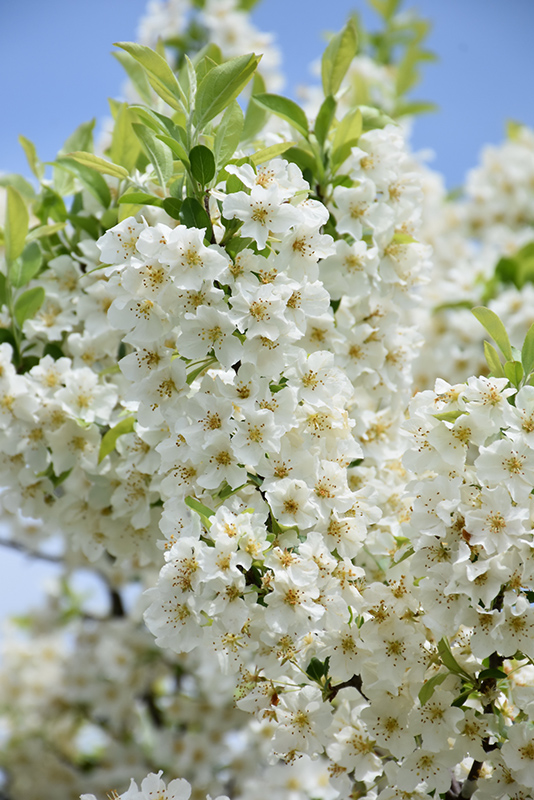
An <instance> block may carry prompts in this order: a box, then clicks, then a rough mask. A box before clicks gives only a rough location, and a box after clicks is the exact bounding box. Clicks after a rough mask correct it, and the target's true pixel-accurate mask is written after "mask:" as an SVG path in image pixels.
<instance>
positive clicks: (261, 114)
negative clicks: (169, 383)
mask: <svg viewBox="0 0 534 800" xmlns="http://www.w3.org/2000/svg"><path fill="white" fill-rule="evenodd" d="M263 92H265V81H264V80H263V78H262V76H261V75H260V74H259V72H256V73H255V75H254V80H253V81H252V93H251V96H250V100H249V102H248V106H247V111H246V114H245V122H244V124H243V133H242V135H241V140H242V141H243V142H248V141H249V140H250V139H254V137H255V136H257V134H258V133H259V132H260V131H261V129H262V128H263V126H264V125H265V122H266V121H267V117H268V116H269V115H268V114H267V111H266V110H265V109H264V108H262V107H261V106H258V105H256V103H254V102H253V99H254V97H255V95H258V94H263Z"/></svg>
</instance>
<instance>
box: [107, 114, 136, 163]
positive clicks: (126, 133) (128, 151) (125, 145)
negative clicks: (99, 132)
mask: <svg viewBox="0 0 534 800" xmlns="http://www.w3.org/2000/svg"><path fill="white" fill-rule="evenodd" d="M138 155H139V140H138V139H137V136H136V135H135V133H134V130H133V128H132V120H131V113H130V111H129V109H128V105H127V103H121V104H120V106H119V110H118V112H117V116H116V118H115V125H114V126H113V135H112V138H111V147H110V149H109V157H110V158H111V160H112V161H113V162H114V163H115V164H120V166H121V167H124V169H125V170H126V172H127V173H128V175H129V174H130V173H131V172H133V170H134V167H135V164H136V161H137V156H138Z"/></svg>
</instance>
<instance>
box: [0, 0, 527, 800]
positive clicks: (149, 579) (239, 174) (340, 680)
mask: <svg viewBox="0 0 534 800" xmlns="http://www.w3.org/2000/svg"><path fill="white" fill-rule="evenodd" d="M251 5H252V4H251V3H250V2H241V3H236V2H221V1H220V0H208V2H205V3H203V2H196V3H194V4H192V5H191V6H189V4H186V3H185V2H169V3H165V4H154V5H153V6H152V7H151V9H150V12H149V15H148V17H147V19H145V20H144V21H143V23H142V26H141V31H140V33H141V36H140V38H141V39H142V41H143V42H146V43H140V44H137V43H124V42H123V43H120V44H119V45H118V52H117V57H118V58H119V60H120V61H121V62H122V63H123V64H124V66H125V68H126V70H127V72H128V75H129V77H130V81H131V82H130V86H129V90H128V91H129V98H130V101H129V102H122V103H119V102H116V103H113V104H112V112H113V117H114V119H113V127H112V130H111V132H110V134H109V137H108V140H107V141H106V142H104V143H102V144H101V146H100V149H99V152H98V153H97V154H95V153H94V148H93V141H92V124H84V125H81V126H80V127H79V128H78V129H77V131H76V132H75V133H74V134H73V135H72V136H71V137H70V138H69V140H68V141H67V142H66V144H65V146H64V148H63V150H62V152H61V153H60V154H59V156H58V158H57V160H56V162H55V164H54V172H53V177H52V179H51V180H49V179H45V178H44V171H43V166H42V164H41V163H40V161H39V159H38V156H37V154H36V151H35V148H34V146H33V145H32V144H31V143H30V142H29V141H27V140H25V139H22V144H23V146H24V149H25V151H26V154H27V156H28V160H29V163H30V166H31V168H32V170H33V173H34V175H35V177H36V179H37V180H38V181H39V188H38V190H36V189H35V187H34V186H33V185H30V184H29V183H28V182H26V181H24V180H23V179H21V178H13V179H11V181H10V185H9V186H8V187H7V194H6V212H5V226H4V254H5V266H4V269H3V272H2V277H1V281H0V293H1V299H2V323H3V327H2V328H1V329H0V334H1V336H0V338H1V342H2V343H1V344H0V384H1V385H0V420H1V422H0V454H1V468H2V475H1V478H2V486H3V487H4V488H3V492H2V494H1V495H0V501H1V503H2V507H3V509H4V512H5V514H6V515H9V520H10V539H9V541H7V542H6V544H11V545H12V546H16V547H19V548H23V549H25V550H26V551H28V552H30V553H32V554H34V555H35V556H36V557H43V558H52V559H58V560H60V561H61V563H62V565H63V568H64V576H63V579H62V580H61V581H60V583H59V585H58V589H57V592H56V594H53V595H51V596H50V597H49V598H48V601H47V604H46V606H44V607H43V608H40V609H38V610H37V611H36V612H35V613H33V614H31V615H28V617H27V618H25V619H23V620H19V622H18V630H17V631H16V632H14V634H13V637H12V638H10V639H9V640H8V641H7V643H6V647H5V654H4V660H3V667H2V674H1V683H0V694H1V697H2V711H3V719H4V725H5V734H4V748H3V754H2V756H1V764H2V767H3V769H4V771H5V775H6V782H5V795H6V797H8V798H10V799H11V800H19V798H25V800H33V798H40V799H41V800H42V798H47V797H50V798H52V797H53V798H54V799H55V800H62V798H65V799H67V798H74V797H77V796H80V795H81V796H82V798H83V800H93V798H94V797H95V795H98V796H102V795H103V794H104V793H107V794H108V797H110V798H117V799H118V798H124V800H148V798H160V800H161V799H162V798H168V800H182V798H183V799H184V800H187V798H188V797H190V796H191V797H193V798H202V800H204V798H206V796H207V795H208V794H211V795H219V796H221V794H224V796H229V797H232V798H234V799H235V800H255V799H256V798H258V799H259V798H263V797H264V796H265V794H266V793H269V794H270V795H272V796H273V797H277V798H278V797H279V798H284V800H285V798H287V799H288V800H297V798H298V800H300V799H301V798H302V799H303V800H317V799H320V800H334V798H338V797H339V798H349V797H350V798H358V797H359V798H368V800H374V799H375V798H380V800H393V799H394V798H398V799H399V800H401V799H402V798H403V799H404V800H408V798H414V800H425V798H436V797H442V798H447V800H452V799H453V798H463V799H464V800H467V798H469V797H471V796H472V797H474V798H475V800H486V798H487V799H488V800H489V798H495V799H497V798H498V799H499V800H505V798H508V800H520V798H525V799H526V798H528V797H531V796H532V791H533V790H534V726H533V725H532V721H531V719H532V704H533V702H534V696H533V692H532V685H533V683H534V681H533V672H532V670H533V664H534V661H533V659H534V644H533V642H534V637H533V631H534V610H533V607H532V601H533V600H534V595H533V574H534V573H533V568H532V565H531V563H530V562H531V560H532V559H531V551H532V546H533V536H532V516H533V513H534V509H533V508H532V501H531V497H532V494H531V490H532V486H533V484H534V443H533V442H534V440H533V439H532V432H533V430H534V423H533V419H534V388H533V386H532V385H531V377H532V374H533V371H534V329H528V325H527V324H525V323H526V319H525V320H522V327H521V325H518V326H517V330H514V332H513V336H512V339H513V344H511V343H510V340H509V337H508V334H507V333H506V329H505V327H504V325H503V323H502V322H501V321H500V319H499V317H498V316H497V314H496V313H495V311H494V310H491V309H488V308H484V307H483V306H481V305H477V304H479V303H486V302H489V301H491V302H492V303H493V308H497V310H501V312H502V309H503V308H504V307H505V306H506V302H507V301H506V299H505V296H506V292H508V291H510V288H509V286H510V284H513V285H514V286H515V290H516V291H517V292H518V293H519V294H520V295H521V293H525V297H528V292H529V291H530V288H529V287H530V284H531V272H530V271H529V269H530V267H529V264H530V261H529V259H531V249H529V248H530V228H529V224H530V222H531V219H532V214H531V212H529V208H530V207H529V205H528V203H529V199H527V198H525V199H522V202H523V205H522V206H521V205H520V206H519V208H520V211H521V213H520V211H517V212H514V213H513V214H511V215H510V217H509V218H508V217H506V216H505V218H504V219H503V220H502V224H503V226H506V227H503V231H502V233H499V235H497V234H495V232H494V226H493V222H494V218H492V217H491V215H485V216H483V220H484V222H483V224H482V225H481V224H478V223H477V219H480V215H479V216H477V213H478V212H480V198H482V199H483V201H485V202H488V203H489V204H491V207H492V208H494V209H495V210H494V212H493V213H494V214H497V213H500V212H499V208H500V207H499V202H501V204H502V207H503V209H508V208H509V204H508V203H509V201H508V198H507V200H506V202H505V203H502V201H501V200H500V197H501V192H502V187H499V185H498V184H496V183H495V182H492V173H491V169H489V167H488V166H486V167H483V168H482V169H481V170H479V171H478V173H475V174H474V175H473V177H472V179H471V180H470V182H469V183H468V187H467V193H466V199H464V200H462V201H461V203H456V202H453V203H452V204H451V203H447V202H446V201H445V199H444V197H443V196H442V194H440V191H439V184H438V183H437V180H436V178H435V177H434V176H432V175H430V174H429V173H428V171H427V170H426V169H425V168H424V167H423V166H422V165H420V164H419V163H418V162H417V160H416V159H415V158H414V156H413V155H412V154H410V152H409V150H408V149H407V146H406V143H405V137H404V132H403V131H404V128H403V120H404V118H405V117H406V115H413V114H415V113H416V112H418V111H420V110H423V109H422V108H420V107H418V106H417V105H415V104H413V103H410V102H409V100H407V99H406V92H407V91H409V89H410V88H411V86H412V85H413V83H414V82H415V80H416V77H417V74H416V65H417V63H418V61H420V60H422V59H424V58H426V57H427V55H428V54H427V53H426V51H424V49H422V47H421V42H422V39H423V38H424V34H425V30H426V26H425V24H424V23H422V22H421V21H420V20H418V19H416V18H412V17H409V16H408V17H407V16H406V15H405V14H402V13H399V9H398V6H399V2H397V1H396V0H381V1H380V2H379V0H374V2H373V5H374V6H375V8H376V9H377V10H378V11H379V13H380V15H381V18H382V27H381V29H380V30H379V31H378V32H377V33H375V34H373V35H369V34H368V33H366V32H365V31H364V30H363V29H362V27H361V25H360V24H359V22H358V20H357V19H356V18H353V19H351V20H349V22H348V23H347V25H346V27H345V28H344V29H343V30H342V31H341V32H339V33H338V34H336V35H335V36H333V37H332V39H331V40H330V42H329V44H328V46H327V48H326V51H325V53H324V55H323V57H322V61H321V88H313V89H310V90H309V92H308V93H307V97H306V101H305V108H301V107H300V106H299V105H297V104H296V103H295V102H294V101H292V100H290V99H288V98H287V97H284V96H283V95H280V94H277V93H275V91H277V90H278V86H279V84H280V78H279V73H278V71H277V63H278V61H277V57H276V52H275V51H274V50H273V49H272V48H271V45H270V42H269V40H268V39H266V38H265V37H262V36H261V35H260V34H259V33H258V32H257V31H255V30H254V29H253V28H252V27H251V24H250V22H249V20H248V17H247V13H246V12H247V9H248V8H249V7H250V6H251ZM163 31H164V32H165V33H164V35H165V37H166V39H165V41H164V42H162V41H161V39H160V38H159V37H158V34H159V35H161V34H162V32H163ZM208 36H211V38H212V41H209V40H207V37H208ZM256 41H257V42H259V43H261V46H262V47H265V48H266V50H267V54H266V57H265V58H263V59H261V58H260V55H257V54H255V53H254V52H250V50H251V49H252V50H254V49H255V47H251V45H252V44H255V42H256ZM399 44H400V46H401V47H400V52H399ZM149 45H152V46H149ZM258 49H259V48H258ZM267 90H269V91H267ZM237 98H239V101H238V99H237ZM512 133H513V136H514V140H513V141H512V142H511V143H510V144H509V145H506V146H505V148H504V149H503V151H497V152H498V154H497V155H495V156H494V159H495V160H496V161H497V162H498V163H503V162H504V163H507V159H510V160H511V162H513V160H514V158H517V157H518V155H517V150H518V149H519V150H520V151H521V153H523V152H524V151H527V152H530V153H531V152H532V147H531V134H530V133H529V132H527V131H524V130H522V129H521V130H514V131H513V132H512ZM510 151H512V155H510V154H509V153H510ZM529 163H530V162H529ZM488 173H489V174H488ZM499 174H500V173H497V175H499ZM487 184H489V185H490V186H491V187H492V191H493V194H492V192H491V191H489V192H488V191H485V192H481V190H480V187H481V186H486V185H487ZM512 186H513V187H515V186H516V184H515V183H512ZM529 186H530V190H532V186H531V184H529ZM477 187H478V188H477ZM512 191H516V189H515V188H513V190H512ZM517 194H518V198H524V192H523V191H522V190H521V187H520V186H519V188H517ZM488 197H489V199H488ZM529 197H530V196H529ZM477 198H479V199H478V200H477ZM529 214H530V215H529ZM458 220H461V225H460V224H458ZM451 230H454V231H455V242H456V243H457V244H456V247H457V249H458V251H459V252H460V253H461V255H462V257H463V258H464V260H465V264H466V267H465V270H464V278H463V281H464V282H463V283H462V287H463V295H462V297H461V303H460V306H459V304H458V303H457V296H455V295H453V296H455V297H456V300H454V301H453V300H451V299H450V298H451V295H452V286H453V281H452V280H451V274H450V273H449V274H446V267H447V264H448V262H447V258H448V256H447V252H448V251H447V248H448V247H449V244H448V238H449V235H450V233H451ZM476 237H478V238H479V240H480V242H481V247H480V248H479V250H480V253H478V254H477V256H476V257H475V256H474V255H473V252H474V247H475V244H474V240H475V238H476ZM429 241H431V242H432V243H433V245H434V250H435V253H436V254H435V257H434V261H433V263H432V261H431V255H432V248H431V247H430V245H429V244H428V242H429ZM444 243H445V244H444ZM516 251H517V252H516ZM478 259H480V260H481V261H484V264H485V265H489V266H485V267H484V270H485V271H484V275H485V283H484V284H483V288H482V289H479V284H480V282H479V281H477V280H476V277H477V275H479V274H480V267H479V266H478V264H479V261H478ZM492 259H493V260H492ZM432 270H433V272H432ZM431 275H432V276H433V277H432V280H431V281H430V276H431ZM443 286H445V287H447V291H445V290H444V289H442V288H441V287H443ZM449 286H450V287H451V288H450V289H449V288H448V287H449ZM523 302H525V306H526V305H527V303H526V301H523ZM466 305H472V306H476V308H475V309H474V314H475V316H474V317H473V320H474V322H473V325H475V326H476V325H479V324H480V323H482V326H483V327H484V328H486V330H487V331H488V333H489V334H490V336H491V337H492V338H493V340H494V342H495V344H496V346H497V348H498V349H497V348H495V347H494V346H493V345H491V344H489V343H488V342H486V344H485V346H484V349H483V348H482V345H481V344H480V337H478V336H477V335H476V334H474V335H473V336H472V337H471V339H470V340H469V342H468V347H467V345H465V347H464V349H466V350H468V352H469V358H471V359H473V360H474V361H475V362H476V368H477V369H476V374H477V376H471V377H470V376H469V374H465V375H460V376H458V375H457V374H456V372H455V371H454V370H455V369H460V368H461V364H460V361H461V359H460V358H459V357H458V358H457V360H456V363H455V364H454V365H452V366H449V365H447V364H445V363H442V360H440V361H439V362H438V363H437V366H436V364H435V363H429V362H430V361H431V357H432V353H434V358H435V353H436V350H435V348H436V347H437V346H438V345H436V320H437V319H438V315H442V316H441V317H439V319H441V328H440V335H443V336H444V337H446V338H448V339H450V338H452V339H453V340H454V337H455V335H456V332H457V329H458V324H459V323H458V315H459V314H464V313H466V308H465V306H466ZM436 306H439V307H438V308H436ZM525 316H526V315H525ZM475 317H476V318H477V319H475ZM477 320H478V322H477ZM475 330H476V328H475ZM481 330H482V328H481ZM527 330H528V332H527ZM467 334H468V335H470V334H469V331H468V332H467ZM525 335H526V338H525V339H524V343H523V345H522V349H521V350H520V349H519V348H520V347H521V342H520V341H518V340H517V337H520V338H521V339H523V337H524V336H525ZM514 337H515V338H514ZM463 345H464V342H462V343H461V345H459V347H460V349H461V346H463ZM477 347H478V350H477ZM433 348H434V349H433ZM484 351H485V355H486V359H487V363H488V365H489V372H488V369H487V367H485V366H484V365H483V364H480V363H479V362H480V354H483V353H484ZM416 360H417V364H415V362H416ZM466 363H468V364H470V363H471V362H470V361H469V360H467V359H465V360H464V364H463V367H464V368H465V366H466ZM413 366H415V371H416V376H417V384H415V383H414V379H413V377H412V374H413V370H412V367H413ZM441 367H443V369H444V370H445V369H447V370H448V371H447V372H446V374H445V377H446V378H447V381H446V380H445V379H444V378H443V377H442V376H440V372H441ZM481 370H482V372H483V375H482V376H478V375H479V373H480V371H481ZM442 374H444V373H442ZM436 378H437V380H435V379H436ZM430 386H432V387H433V388H429V387H430ZM416 388H419V389H420V391H419V392H417V393H415V394H414V390H415V389H416ZM51 546H54V547H55V549H54V550H52V549H51ZM58 548H60V554H59V555H57V553H58ZM80 568H84V569H90V570H91V571H92V573H93V574H94V575H96V576H98V579H99V580H100V581H101V583H102V586H103V587H105V591H106V596H107V602H108V610H107V612H104V613H101V614H97V613H95V612H94V611H92V610H91V608H90V607H89V606H88V605H87V604H86V602H85V600H84V598H83V597H80V596H78V595H77V594H76V592H75V591H74V590H73V588H72V583H71V576H72V575H73V574H75V572H76V571H77V570H79V569H80ZM162 771H163V772H164V777H162ZM130 781H131V782H130ZM129 783H130V785H129V788H127V787H128V784H129ZM88 792H90V794H88ZM91 793H95V794H91ZM221 800H222V798H221Z"/></svg>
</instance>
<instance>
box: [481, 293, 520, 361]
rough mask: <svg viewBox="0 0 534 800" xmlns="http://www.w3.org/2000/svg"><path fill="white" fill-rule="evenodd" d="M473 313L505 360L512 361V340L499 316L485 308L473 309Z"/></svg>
mask: <svg viewBox="0 0 534 800" xmlns="http://www.w3.org/2000/svg"><path fill="white" fill-rule="evenodd" d="M471 313H472V314H473V315H474V316H475V317H476V318H477V319H478V321H479V322H480V324H481V325H483V327H484V328H485V329H486V330H487V332H488V333H489V335H490V336H491V337H492V339H494V340H495V342H496V343H497V346H498V347H499V349H500V351H501V353H502V354H503V356H504V357H505V359H506V360H507V361H512V360H513V356H512V348H511V346H510V339H509V338H508V334H507V333H506V329H505V327H504V325H503V324H502V322H501V320H500V319H499V317H498V316H497V314H496V313H495V312H494V311H491V310H490V309H489V308H484V306H477V307H476V308H472V309H471Z"/></svg>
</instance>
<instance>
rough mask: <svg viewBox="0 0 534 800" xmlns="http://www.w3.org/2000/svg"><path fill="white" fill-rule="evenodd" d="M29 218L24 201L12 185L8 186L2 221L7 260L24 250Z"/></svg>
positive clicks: (16, 256) (17, 255)
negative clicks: (3, 219) (4, 214)
mask: <svg viewBox="0 0 534 800" xmlns="http://www.w3.org/2000/svg"><path fill="white" fill-rule="evenodd" d="M29 220H30V215H29V213H28V209H27V208H26V203H25V202H24V200H23V199H22V197H21V196H20V194H19V192H18V191H17V190H16V189H15V188H14V187H13V186H8V187H7V203H6V217H5V223H4V240H5V249H6V259H7V261H8V262H11V261H14V260H15V259H16V258H18V257H19V256H20V254H21V253H22V251H23V250H24V243H25V241H26V234H27V233H28V227H29Z"/></svg>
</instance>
